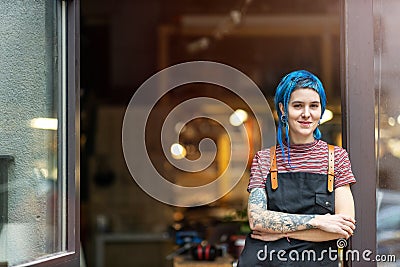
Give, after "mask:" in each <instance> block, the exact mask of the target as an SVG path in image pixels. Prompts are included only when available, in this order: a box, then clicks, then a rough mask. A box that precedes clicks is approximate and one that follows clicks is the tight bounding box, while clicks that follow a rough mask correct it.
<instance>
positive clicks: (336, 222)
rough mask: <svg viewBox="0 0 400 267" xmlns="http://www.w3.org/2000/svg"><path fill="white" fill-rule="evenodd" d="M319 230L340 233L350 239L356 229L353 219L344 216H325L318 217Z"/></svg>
mask: <svg viewBox="0 0 400 267" xmlns="http://www.w3.org/2000/svg"><path fill="white" fill-rule="evenodd" d="M315 219H316V220H317V228H319V229H321V230H324V231H326V232H331V233H338V234H342V235H345V236H346V237H349V236H350V235H352V234H353V232H354V230H355V229H356V226H355V221H354V219H353V218H351V217H350V216H347V215H343V214H335V215H331V214H325V215H317V216H316V217H315Z"/></svg>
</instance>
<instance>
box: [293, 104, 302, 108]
mask: <svg viewBox="0 0 400 267" xmlns="http://www.w3.org/2000/svg"><path fill="white" fill-rule="evenodd" d="M293 107H294V108H301V104H294V105H293Z"/></svg>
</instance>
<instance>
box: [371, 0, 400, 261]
mask: <svg viewBox="0 0 400 267" xmlns="http://www.w3.org/2000/svg"><path fill="white" fill-rule="evenodd" d="M399 12H400V2H399V1H396V0H374V18H375V36H374V39H375V75H376V79H375V80H376V99H377V102H376V104H377V105H376V109H375V110H376V116H375V117H376V118H377V121H376V127H377V130H376V133H377V138H376V140H377V141H376V142H377V144H376V146H377V151H378V153H377V162H378V181H377V183H378V188H377V242H378V244H377V252H378V254H390V255H396V258H397V259H399V258H400V119H399V118H400V105H399V104H398V103H400V91H399V89H398V87H399V84H400V64H399V62H400V53H399V44H400V36H399V34H398V25H399V24H400V17H399V16H398V14H399ZM379 266H381V265H379ZM382 266H391V265H382ZM394 266H396V265H394Z"/></svg>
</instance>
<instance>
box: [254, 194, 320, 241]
mask: <svg viewBox="0 0 400 267" xmlns="http://www.w3.org/2000/svg"><path fill="white" fill-rule="evenodd" d="M248 215H249V223H250V228H251V229H253V230H259V231H266V232H273V233H276V232H280V233H287V232H294V231H298V230H306V229H311V228H315V227H314V226H313V225H311V224H310V221H311V220H312V219H313V218H314V217H315V215H301V214H288V213H283V212H278V211H270V210H268V209H267V196H266V193H265V190H264V189H262V188H255V189H252V191H251V192H250V196H249V204H248Z"/></svg>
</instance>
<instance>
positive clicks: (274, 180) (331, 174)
mask: <svg viewBox="0 0 400 267" xmlns="http://www.w3.org/2000/svg"><path fill="white" fill-rule="evenodd" d="M328 153H329V158H328V192H333V183H334V178H335V147H334V146H333V145H328ZM269 155H270V164H271V166H270V169H269V172H270V174H271V187H272V189H273V190H276V189H277V188H278V168H277V167H276V147H275V146H272V147H271V148H270V150H269Z"/></svg>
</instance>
